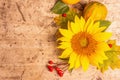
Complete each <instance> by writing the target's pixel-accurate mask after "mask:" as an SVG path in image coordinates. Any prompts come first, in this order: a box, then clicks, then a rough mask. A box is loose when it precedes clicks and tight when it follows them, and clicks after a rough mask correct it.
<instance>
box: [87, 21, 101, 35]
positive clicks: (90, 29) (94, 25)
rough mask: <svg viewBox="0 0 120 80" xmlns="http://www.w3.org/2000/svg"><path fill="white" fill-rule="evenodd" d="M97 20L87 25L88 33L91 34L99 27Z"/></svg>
mask: <svg viewBox="0 0 120 80" xmlns="http://www.w3.org/2000/svg"><path fill="white" fill-rule="evenodd" d="M99 24H100V23H99V22H96V23H94V24H93V25H92V26H90V27H89V33H91V34H93V33H95V32H96V30H97V29H99Z"/></svg>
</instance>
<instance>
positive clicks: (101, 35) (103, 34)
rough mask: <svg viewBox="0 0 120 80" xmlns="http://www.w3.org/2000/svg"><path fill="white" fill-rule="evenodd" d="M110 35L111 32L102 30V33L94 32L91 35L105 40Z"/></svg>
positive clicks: (99, 39) (96, 38) (98, 39)
mask: <svg viewBox="0 0 120 80" xmlns="http://www.w3.org/2000/svg"><path fill="white" fill-rule="evenodd" d="M111 36H112V33H109V32H102V33H96V34H94V35H93V38H94V39H95V40H97V41H106V40H108V39H109V38H110V37H111Z"/></svg>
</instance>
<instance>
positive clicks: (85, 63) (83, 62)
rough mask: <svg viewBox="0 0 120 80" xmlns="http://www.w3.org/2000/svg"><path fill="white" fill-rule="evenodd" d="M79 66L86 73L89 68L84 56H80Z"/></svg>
mask: <svg viewBox="0 0 120 80" xmlns="http://www.w3.org/2000/svg"><path fill="white" fill-rule="evenodd" d="M81 65H82V68H83V70H84V71H86V70H87V69H88V67H89V60H88V58H87V57H86V56H81Z"/></svg>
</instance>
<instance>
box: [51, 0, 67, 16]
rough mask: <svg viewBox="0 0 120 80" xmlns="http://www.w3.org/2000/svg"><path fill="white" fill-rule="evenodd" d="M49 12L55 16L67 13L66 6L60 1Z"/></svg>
mask: <svg viewBox="0 0 120 80" xmlns="http://www.w3.org/2000/svg"><path fill="white" fill-rule="evenodd" d="M51 11H52V12H53V13H55V14H63V13H66V12H68V11H69V7H68V5H67V4H65V3H63V2H62V1H61V0H58V1H57V2H56V3H55V5H54V7H53V8H52V9H51Z"/></svg>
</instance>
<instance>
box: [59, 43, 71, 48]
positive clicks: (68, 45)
mask: <svg viewBox="0 0 120 80" xmlns="http://www.w3.org/2000/svg"><path fill="white" fill-rule="evenodd" d="M69 47H71V43H70V42H61V43H60V45H59V46H58V47H57V48H60V49H66V48H69Z"/></svg>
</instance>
